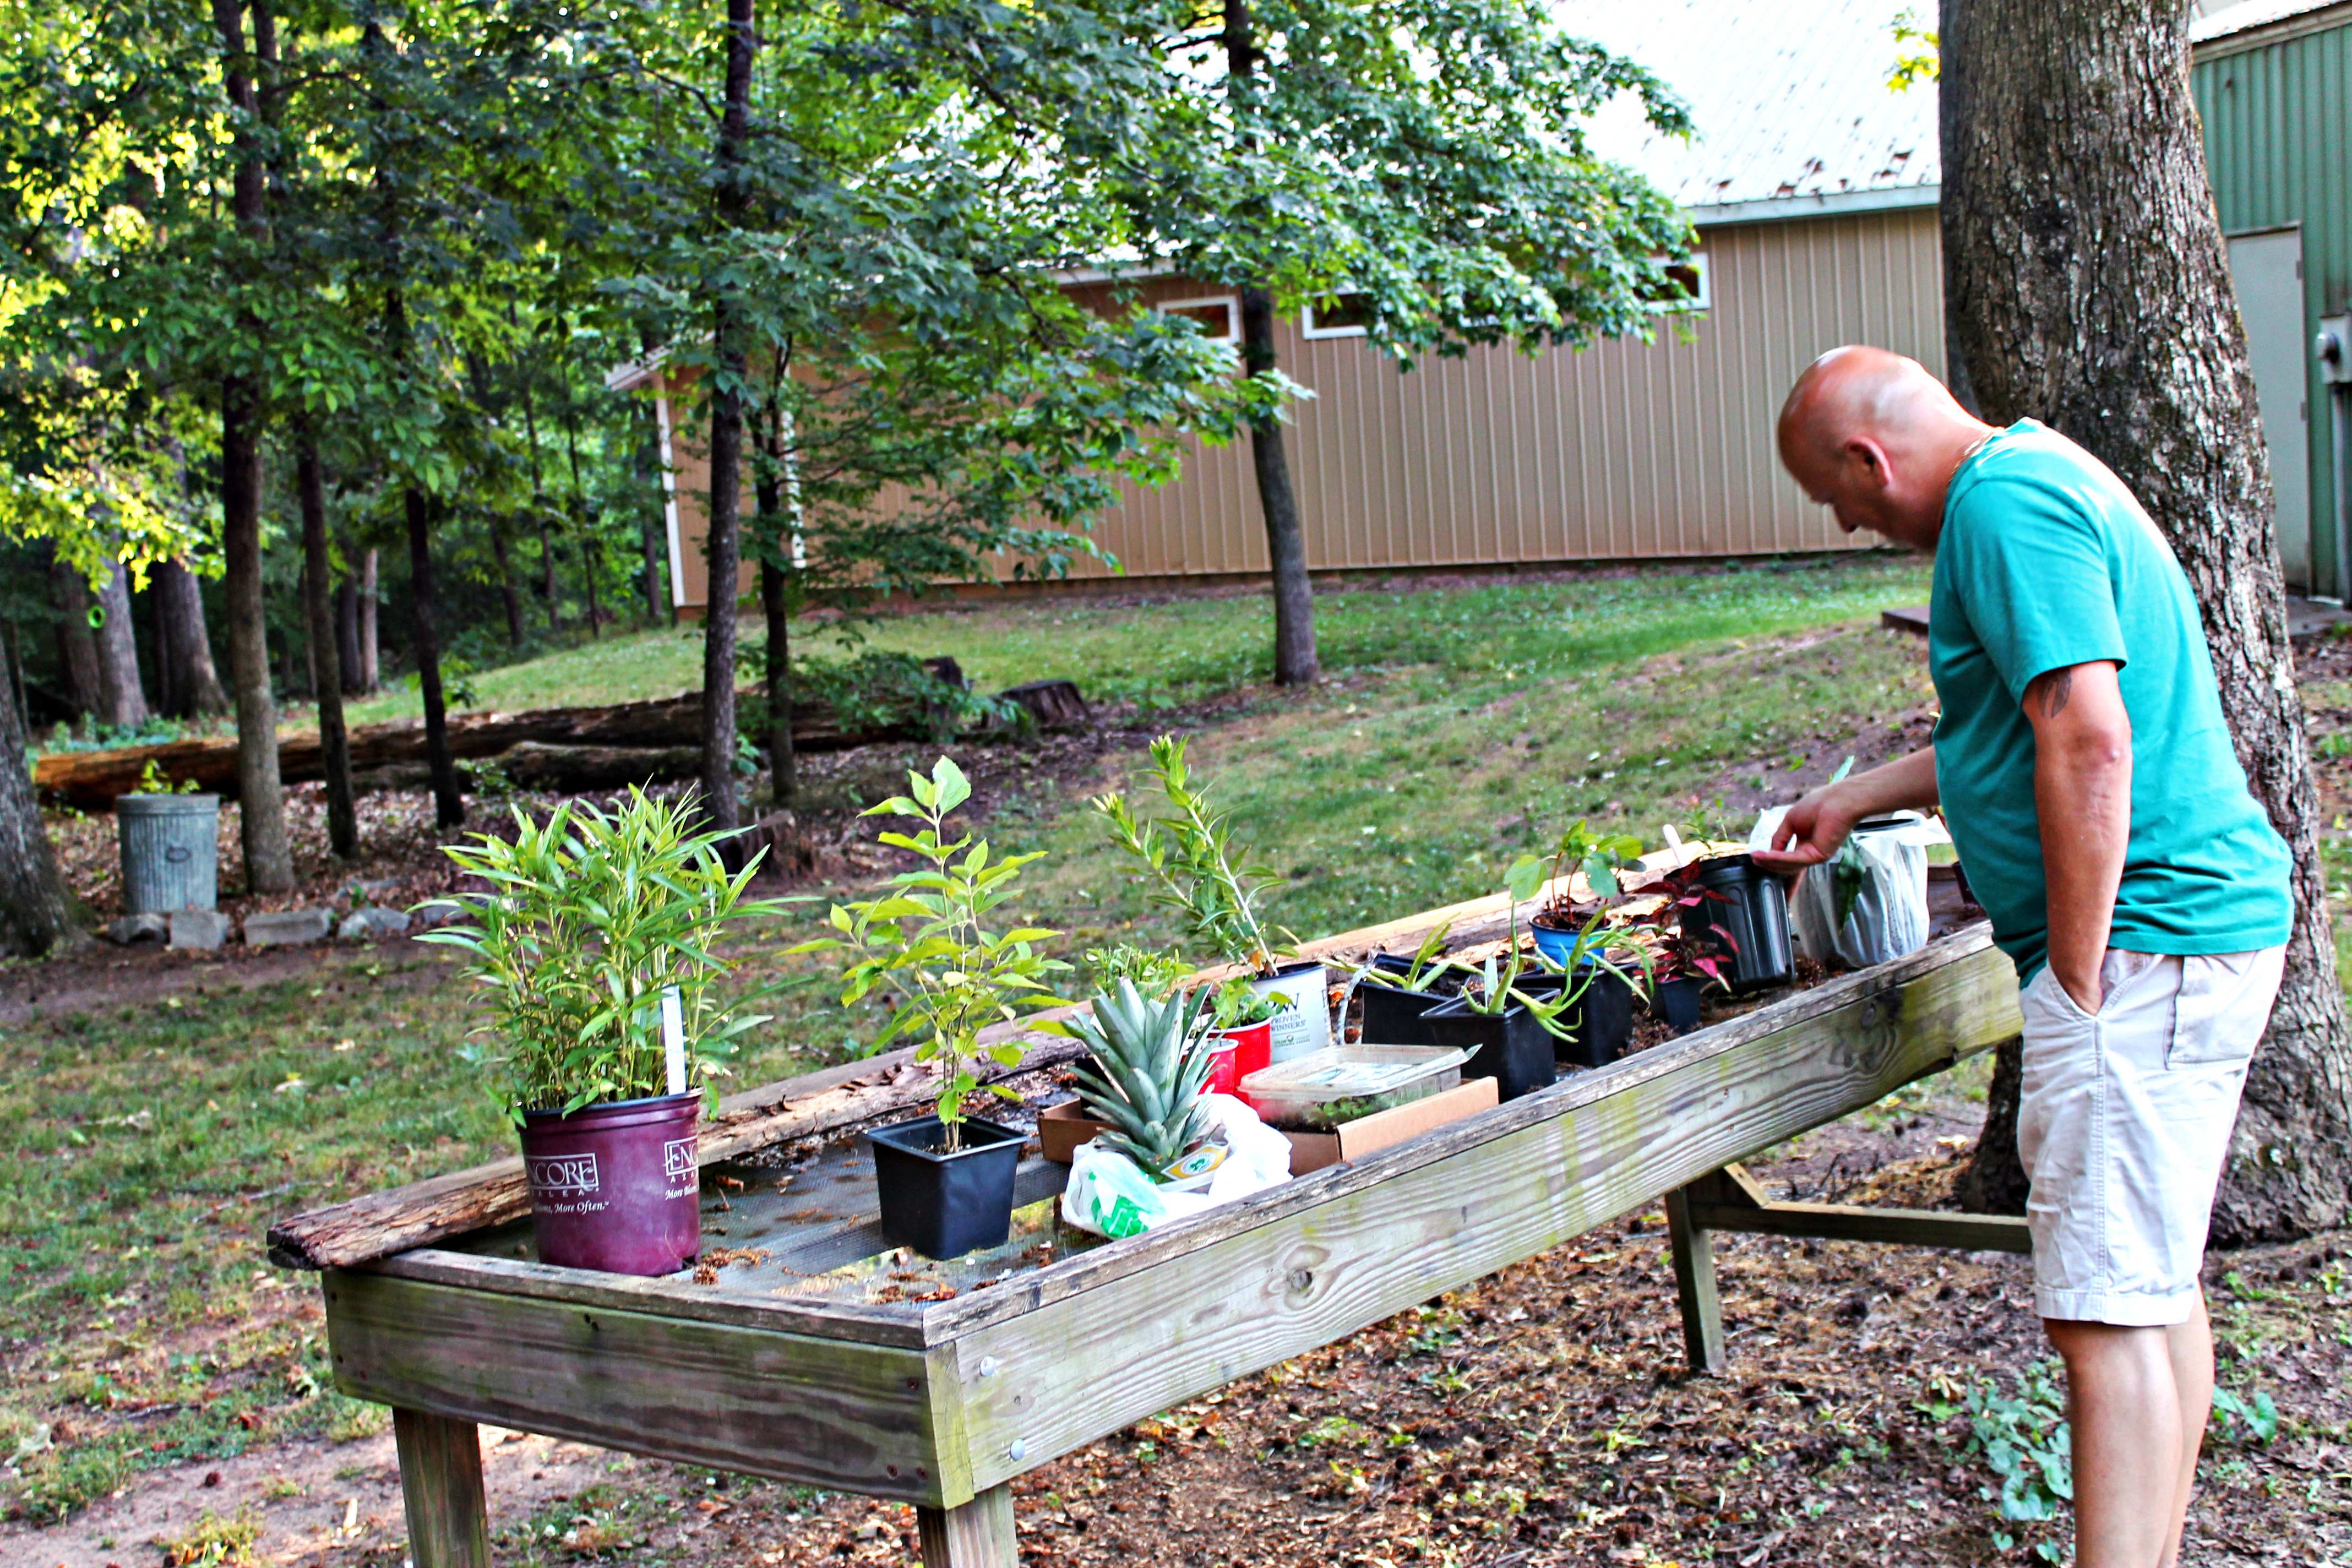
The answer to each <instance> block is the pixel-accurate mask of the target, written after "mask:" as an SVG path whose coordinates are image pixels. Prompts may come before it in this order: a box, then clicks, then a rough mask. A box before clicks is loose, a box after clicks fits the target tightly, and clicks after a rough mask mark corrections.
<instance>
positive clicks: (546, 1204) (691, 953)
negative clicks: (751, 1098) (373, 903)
mask: <svg viewBox="0 0 2352 1568" xmlns="http://www.w3.org/2000/svg"><path fill="white" fill-rule="evenodd" d="M700 820H701V812H700V809H699V807H698V805H696V803H695V799H694V796H693V795H691V794H688V795H685V796H682V797H681V798H679V799H677V800H676V801H672V802H662V801H657V800H655V799H652V798H651V797H649V796H647V795H646V794H645V792H643V791H642V790H636V789H632V790H631V791H630V792H629V795H628V798H627V800H626V801H625V803H623V804H621V805H619V806H618V807H617V808H616V809H614V810H612V811H610V812H607V811H604V810H601V809H599V808H598V807H597V806H595V805H592V804H589V803H587V802H571V803H567V804H565V805H561V806H558V807H557V808H556V809H555V811H554V812H553V813H552V814H551V815H550V816H549V817H548V819H547V820H546V821H545V822H544V823H539V822H534V821H533V820H532V819H531V817H530V816H529V815H528V814H526V813H524V812H523V811H521V810H520V809H518V810H517V811H516V812H515V814H514V823H515V832H514V837H512V838H510V839H509V838H504V837H499V836H497V835H493V834H481V835H477V836H476V837H477V842H476V843H474V844H470V845H452V846H450V847H448V850H447V854H448V856H449V858H451V859H453V860H455V861H457V864H458V865H459V866H461V867H463V868H465V869H466V870H467V871H468V872H470V873H472V874H473V875H475V876H477V877H479V878H481V879H483V880H485V881H487V882H488V883H489V884H490V887H489V890H488V891H487V892H480V893H461V894H457V895H455V897H454V899H453V900H448V901H454V902H457V903H458V904H460V905H462V906H463V908H464V910H465V912H466V914H467V916H468V917H470V918H469V919H468V920H467V921H465V922H464V923H460V924H453V925H448V926H444V927H442V928H440V929H439V930H436V931H427V932H426V933H425V935H424V936H423V937H421V938H420V939H419V940H421V941H424V942H439V943H442V944H443V945H445V946H448V947H455V948H457V949H460V950H461V951H463V952H467V953H470V954H471V955H472V957H473V962H472V963H470V964H468V965H467V969H466V973H467V976H468V977H469V978H471V979H472V980H473V981H474V982H475V984H478V986H480V987H481V988H482V990H483V992H484V994H485V995H486V997H487V1002H488V1017H487V1018H486V1019H485V1020H484V1022H483V1023H482V1024H481V1026H479V1027H478V1028H477V1029H476V1030H475V1031H474V1032H475V1034H476V1035H478V1036H483V1037H487V1040H488V1044H487V1046H486V1047H485V1046H477V1047H473V1049H472V1050H471V1052H470V1053H469V1054H470V1055H472V1057H473V1058H474V1059H475V1060H477V1061H478V1062H480V1063H482V1064H483V1065H485V1066H487V1067H488V1068H490V1069H491V1070H492V1071H493V1072H494V1073H495V1074H496V1075H497V1079H498V1094H499V1101H500V1103H501V1105H503V1107H504V1108H505V1110H506V1112H507V1114H508V1115H509V1117H510V1118H511V1119H512V1120H513V1121H514V1123H515V1126H516V1127H517V1129H518V1130H519V1131H520V1136H521V1141H522V1152H523V1166H524V1172H525V1174H526V1175H527V1177H528V1178H529V1181H530V1203H531V1228H532V1232H533V1234H534V1236H535V1237H537V1240H538V1247H539V1258H540V1261H541V1262H542V1263H553V1264H559V1265H562V1266H564V1267H567V1268H599V1269H604V1270H605V1271H607V1272H611V1273H615V1274H668V1273H672V1272H674V1271H676V1270H677V1269H678V1268H684V1267H685V1266H686V1265H687V1264H688V1263H691V1262H693V1261H694V1259H695V1258H697V1257H698V1255H699V1254H700V1252H701V1225H700V1215H699V1210H700V1194H701V1184H700V1177H699V1168H700V1163H699V1161H698V1157H697V1155H698V1145H699V1134H698V1121H699V1118H700V1115H701V1112H702V1109H703V1106H704V1103H705V1102H706V1100H713V1099H714V1098H715V1094H716V1090H715V1088H714V1084H715V1081H716V1080H717V1079H719V1077H721V1076H722V1075H723V1074H724V1073H725V1072H726V1070H727V1069H726V1066H725V1063H726V1059H727V1058H728V1057H730V1055H732V1054H733V1051H734V1048H735V1042H736V1040H737V1039H738V1037H740V1036H741V1035H742V1033H743V1032H744V1031H745V1030H747V1029H750V1028H752V1027H754V1026H757V1025H760V1024H762V1023H765V1022H766V1021H767V1020H766V1018H765V1017H764V1016H758V1015H740V1016H739V1015H733V1014H730V1011H729V1010H728V1008H727V1007H725V1006H724V1005H721V1004H720V1003H719V1000H718V998H717V994H716V986H717V982H718V981H719V978H720V977H721V976H722V975H723V974H724V973H726V972H727V969H728V964H727V962H726V960H724V959H723V958H721V957H719V952H718V945H719V937H720V936H722V935H723V934H725V932H726V931H727V929H728V928H729V927H730V926H732V925H734V924H736V923H738V922H740V921H744V920H747V919H749V918H751V917H752V916H755V915H770V914H775V913H778V912H780V911H781V910H782V908H783V905H782V902H781V901H777V900H747V899H746V898H745V897H744V896H743V893H744V889H745V887H746V886H747V885H748V884H749V883H750V881H751V877H752V875H753V874H754V872H755V871H756V870H757V868H758V865H759V858H758V857H756V856H754V857H753V858H752V861H751V865H748V866H746V867H745V868H743V869H742V870H741V871H740V872H738V873H736V874H734V875H732V876H730V875H729V873H728V871H727V869H726V868H725V867H724V866H723V865H721V864H720V863H719V854H718V849H717V845H718V842H719V838H720V837H721V836H720V835H719V834H716V833H709V832H697V831H695V825H696V824H697V823H698V822H699V821H700Z"/></svg>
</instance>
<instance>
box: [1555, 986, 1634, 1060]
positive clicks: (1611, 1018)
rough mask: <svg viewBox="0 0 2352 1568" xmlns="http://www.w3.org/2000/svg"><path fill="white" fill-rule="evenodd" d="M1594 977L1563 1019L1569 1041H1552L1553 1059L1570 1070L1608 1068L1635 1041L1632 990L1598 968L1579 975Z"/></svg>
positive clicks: (1556, 1038)
mask: <svg viewBox="0 0 2352 1568" xmlns="http://www.w3.org/2000/svg"><path fill="white" fill-rule="evenodd" d="M1579 973H1589V974H1591V976H1592V979H1591V984H1588V985H1586V986H1585V988H1584V990H1583V993H1582V994H1580V995H1579V996H1578V997H1577V999H1576V1000H1575V1001H1574V1002H1572V1003H1570V1005H1569V1009H1568V1011H1567V1012H1565V1013H1563V1014H1561V1015H1560V1018H1559V1021H1560V1024H1561V1025H1562V1026H1564V1027H1565V1028H1566V1029H1567V1030H1568V1034H1569V1037H1568V1038H1567V1039H1564V1040H1563V1039H1561V1038H1559V1037H1558V1036H1556V1035H1555V1036H1554V1037H1552V1055H1553V1057H1554V1058H1557V1059H1559V1060H1560V1061H1563V1062H1567V1063H1568V1064H1569V1065H1570V1066H1571V1067H1580V1068H1598V1067H1607V1066H1608V1065H1609V1064H1610V1063H1611V1062H1613V1061H1615V1060H1617V1059H1618V1058H1620V1057H1622V1056H1623V1055H1624V1054H1625V1047H1627V1046H1628V1045H1630V1044H1632V1043H1633V986H1632V985H1631V984H1628V983H1627V982H1626V980H1625V978H1624V977H1623V976H1622V975H1620V974H1614V973H1611V972H1610V971H1608V970H1606V969H1602V968H1601V967H1599V966H1598V965H1587V966H1586V967H1585V968H1584V969H1582V970H1580V972H1579Z"/></svg>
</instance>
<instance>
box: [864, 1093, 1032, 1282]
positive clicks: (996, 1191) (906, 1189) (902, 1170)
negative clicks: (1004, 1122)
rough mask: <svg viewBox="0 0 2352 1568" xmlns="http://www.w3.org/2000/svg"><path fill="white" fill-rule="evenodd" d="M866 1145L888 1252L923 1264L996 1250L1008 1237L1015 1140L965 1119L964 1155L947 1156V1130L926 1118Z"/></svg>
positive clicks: (882, 1132)
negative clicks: (902, 1251) (903, 1251)
mask: <svg viewBox="0 0 2352 1568" xmlns="http://www.w3.org/2000/svg"><path fill="white" fill-rule="evenodd" d="M946 1140H947V1129H946V1128H944V1127H942V1126H941V1125H940V1119H939V1118H938V1117H936V1116H926V1117H923V1118H921V1119H920V1120H919V1121H901V1122H898V1123H897V1124H896V1125H894V1126H889V1127H878V1128H877V1129H875V1130H874V1131H871V1132H868V1133H867V1134H866V1142H869V1143H871V1144H872V1145H873V1146H874V1182H875V1185H876V1186H877V1187H878V1188H879V1189H880V1194H881V1200H882V1234H883V1235H884V1236H885V1237H887V1238H888V1239H889V1241H890V1243H891V1245H893V1246H895V1247H913V1248H914V1249H915V1250H916V1251H917V1252H919V1253H921V1254H922V1255H923V1256H924V1257H926V1258H961V1257H962V1256H963V1255H964V1254H965V1253H967V1252H970V1251H971V1250H973V1249H974V1248H975V1247H1002V1246H1003V1245H1004V1239H1005V1237H1009V1236H1011V1235H1012V1234H1013V1177H1014V1175H1015V1174H1017V1173H1019V1171H1020V1169H1021V1145H1022V1142H1024V1139H1023V1135H1022V1134H1021V1133H1019V1132H1016V1131H1013V1129H1012V1128H1010V1127H999V1126H998V1125H997V1124H996V1123H995V1122H993V1121H981V1120H980V1119H979V1118H977V1117H972V1116H967V1117H965V1118H964V1119H963V1147H962V1148H961V1149H958V1150H956V1151H955V1152H953V1153H950V1152H947V1150H946V1149H945V1148H944V1147H943V1145H944V1144H945V1142H946Z"/></svg>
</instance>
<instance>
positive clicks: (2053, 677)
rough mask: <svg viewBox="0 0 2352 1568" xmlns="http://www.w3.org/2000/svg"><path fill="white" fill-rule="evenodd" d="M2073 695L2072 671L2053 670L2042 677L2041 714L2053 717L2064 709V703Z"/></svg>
mask: <svg viewBox="0 0 2352 1568" xmlns="http://www.w3.org/2000/svg"><path fill="white" fill-rule="evenodd" d="M2073 697H2074V671H2073V670H2071V669H2060V670H2053V671H2052V672H2051V673H2050V674H2048V675H2046V676H2043V677H2042V717H2043V718H2044V719H2055V718H2056V717H2058V715H2059V714H2061V713H2063V712H2064V711H2066V704H2067V702H2068V701H2069V700H2072V699H2073Z"/></svg>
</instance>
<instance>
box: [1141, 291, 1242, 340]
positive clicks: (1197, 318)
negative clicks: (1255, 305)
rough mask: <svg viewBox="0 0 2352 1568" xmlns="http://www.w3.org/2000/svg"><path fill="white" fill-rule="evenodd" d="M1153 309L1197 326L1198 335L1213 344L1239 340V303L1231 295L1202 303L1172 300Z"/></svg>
mask: <svg viewBox="0 0 2352 1568" xmlns="http://www.w3.org/2000/svg"><path fill="white" fill-rule="evenodd" d="M1153 309H1155V310H1158V311H1159V312H1160V314H1161V315H1163V316H1181V317H1183V318H1184V319H1185V320H1186V321H1194V322H1197V323H1199V325H1200V328H1201V335H1202V336H1203V337H1205V338H1207V339H1208V340H1209V341H1210V342H1213V343H1237V342H1241V341H1242V312H1241V301H1240V300H1238V299H1236V298H1235V297H1234V296H1233V295H1231V294H1217V295H1213V296H1211V297H1210V298H1208V299H1205V300H1169V301H1168V302H1167V303H1166V304H1164V305H1158V306H1154V307H1153Z"/></svg>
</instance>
